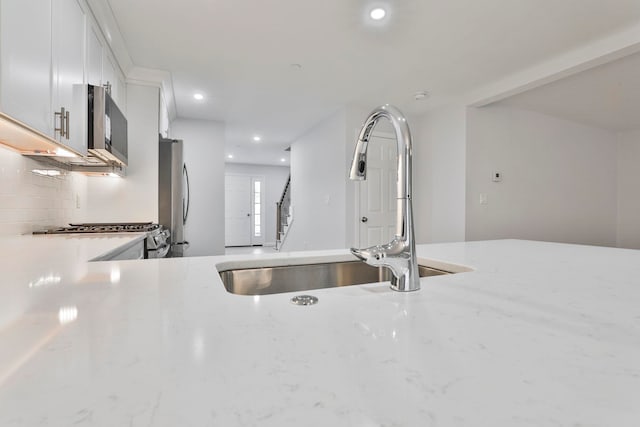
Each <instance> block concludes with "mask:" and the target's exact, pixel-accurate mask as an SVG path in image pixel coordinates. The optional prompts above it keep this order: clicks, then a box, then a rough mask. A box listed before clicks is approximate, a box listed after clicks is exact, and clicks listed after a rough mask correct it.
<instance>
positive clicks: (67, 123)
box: [62, 108, 70, 139]
mask: <svg viewBox="0 0 640 427" xmlns="http://www.w3.org/2000/svg"><path fill="white" fill-rule="evenodd" d="M62 111H64V108H63V109H62ZM64 129H65V130H64V136H65V138H67V139H69V133H70V128H69V111H67V112H66V113H65V114H64Z"/></svg>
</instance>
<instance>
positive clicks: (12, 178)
mask: <svg viewBox="0 0 640 427" xmlns="http://www.w3.org/2000/svg"><path fill="white" fill-rule="evenodd" d="M42 169H49V170H51V169H56V168H52V167H51V166H48V165H45V164H43V163H41V162H40V161H38V160H35V159H32V158H29V157H24V156H22V155H20V154H18V153H16V152H13V151H11V150H9V149H6V148H4V147H2V146H0V236H12V235H19V234H30V233H31V232H33V231H34V230H40V229H44V228H49V227H52V226H62V225H66V224H68V223H69V222H74V221H82V219H83V217H84V209H85V206H84V205H85V201H86V200H87V197H86V196H87V177H86V176H84V175H81V174H78V173H74V172H68V171H64V170H60V175H57V176H43V175H39V174H36V173H34V172H33V170H42Z"/></svg>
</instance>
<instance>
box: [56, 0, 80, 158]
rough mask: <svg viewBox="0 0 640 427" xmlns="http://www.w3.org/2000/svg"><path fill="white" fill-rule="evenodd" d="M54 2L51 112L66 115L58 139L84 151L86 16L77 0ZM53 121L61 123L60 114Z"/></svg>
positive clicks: (57, 123)
mask: <svg viewBox="0 0 640 427" xmlns="http://www.w3.org/2000/svg"><path fill="white" fill-rule="evenodd" d="M53 5H54V7H53V8H52V16H53V32H52V42H53V43H52V45H53V85H52V87H53V111H54V112H58V111H61V109H62V108H64V109H65V111H66V112H67V113H68V114H69V117H68V121H67V124H68V126H66V125H65V128H66V129H65V135H64V136H62V137H60V138H59V140H60V142H62V143H63V144H66V145H68V146H70V147H72V148H73V149H75V150H76V151H78V152H80V153H82V154H86V153H87V102H86V96H87V88H86V85H85V75H84V74H85V51H86V49H85V40H86V37H85V34H86V33H85V28H86V16H85V12H84V10H83V9H82V7H81V6H80V4H79V3H78V1H77V0H55V2H54V3H53ZM55 124H56V126H57V125H59V124H60V117H55ZM56 137H58V134H56Z"/></svg>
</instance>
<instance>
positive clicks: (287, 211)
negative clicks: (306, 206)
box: [276, 175, 293, 251]
mask: <svg viewBox="0 0 640 427" xmlns="http://www.w3.org/2000/svg"><path fill="white" fill-rule="evenodd" d="M292 213H293V212H292V210H291V175H289V178H288V179H287V184H286V185H285V186H284V190H282V196H281V197H280V201H279V202H277V203H276V250H277V251H279V250H280V249H281V248H282V244H283V243H284V240H285V239H286V238H287V233H288V232H289V227H291V223H292V222H293V215H292Z"/></svg>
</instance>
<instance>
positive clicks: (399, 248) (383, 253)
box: [349, 104, 420, 292]
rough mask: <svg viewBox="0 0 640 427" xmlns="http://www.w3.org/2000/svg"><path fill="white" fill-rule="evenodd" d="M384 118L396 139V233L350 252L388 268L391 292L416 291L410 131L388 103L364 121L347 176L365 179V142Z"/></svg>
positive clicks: (370, 262)
mask: <svg viewBox="0 0 640 427" xmlns="http://www.w3.org/2000/svg"><path fill="white" fill-rule="evenodd" d="M383 117H384V118H386V119H388V120H389V121H390V122H391V124H392V125H393V129H394V131H395V134H396V140H397V142H398V158H397V159H398V178H397V187H398V194H397V197H398V199H397V202H396V203H397V216H396V234H395V236H394V238H393V240H392V241H391V242H389V243H387V244H385V245H377V246H371V247H369V248H366V249H355V248H351V253H352V254H354V255H355V256H357V257H358V258H360V259H361V260H363V261H364V262H366V263H367V264H369V265H372V266H376V267H379V266H382V267H387V268H389V269H390V270H391V272H392V273H393V277H392V278H391V289H393V290H394V291H402V292H407V291H417V290H418V289H420V276H419V274H418V261H417V258H416V244H415V238H414V233H413V210H412V206H411V157H412V153H411V133H410V132H409V125H408V124H407V119H406V118H405V117H404V115H403V114H402V113H401V112H400V110H398V109H397V108H396V107H394V106H392V105H389V104H385V105H382V106H380V107H378V108H376V109H375V110H373V111H372V112H371V114H370V115H369V117H368V118H367V119H366V120H365V122H364V125H362V130H360V136H359V137H358V142H357V144H356V149H355V152H354V154H353V162H352V164H351V171H350V173H349V178H351V179H353V180H364V179H366V177H367V145H368V144H369V139H370V138H371V132H372V131H373V128H374V127H375V125H376V123H378V120H380V119H381V118H383Z"/></svg>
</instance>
